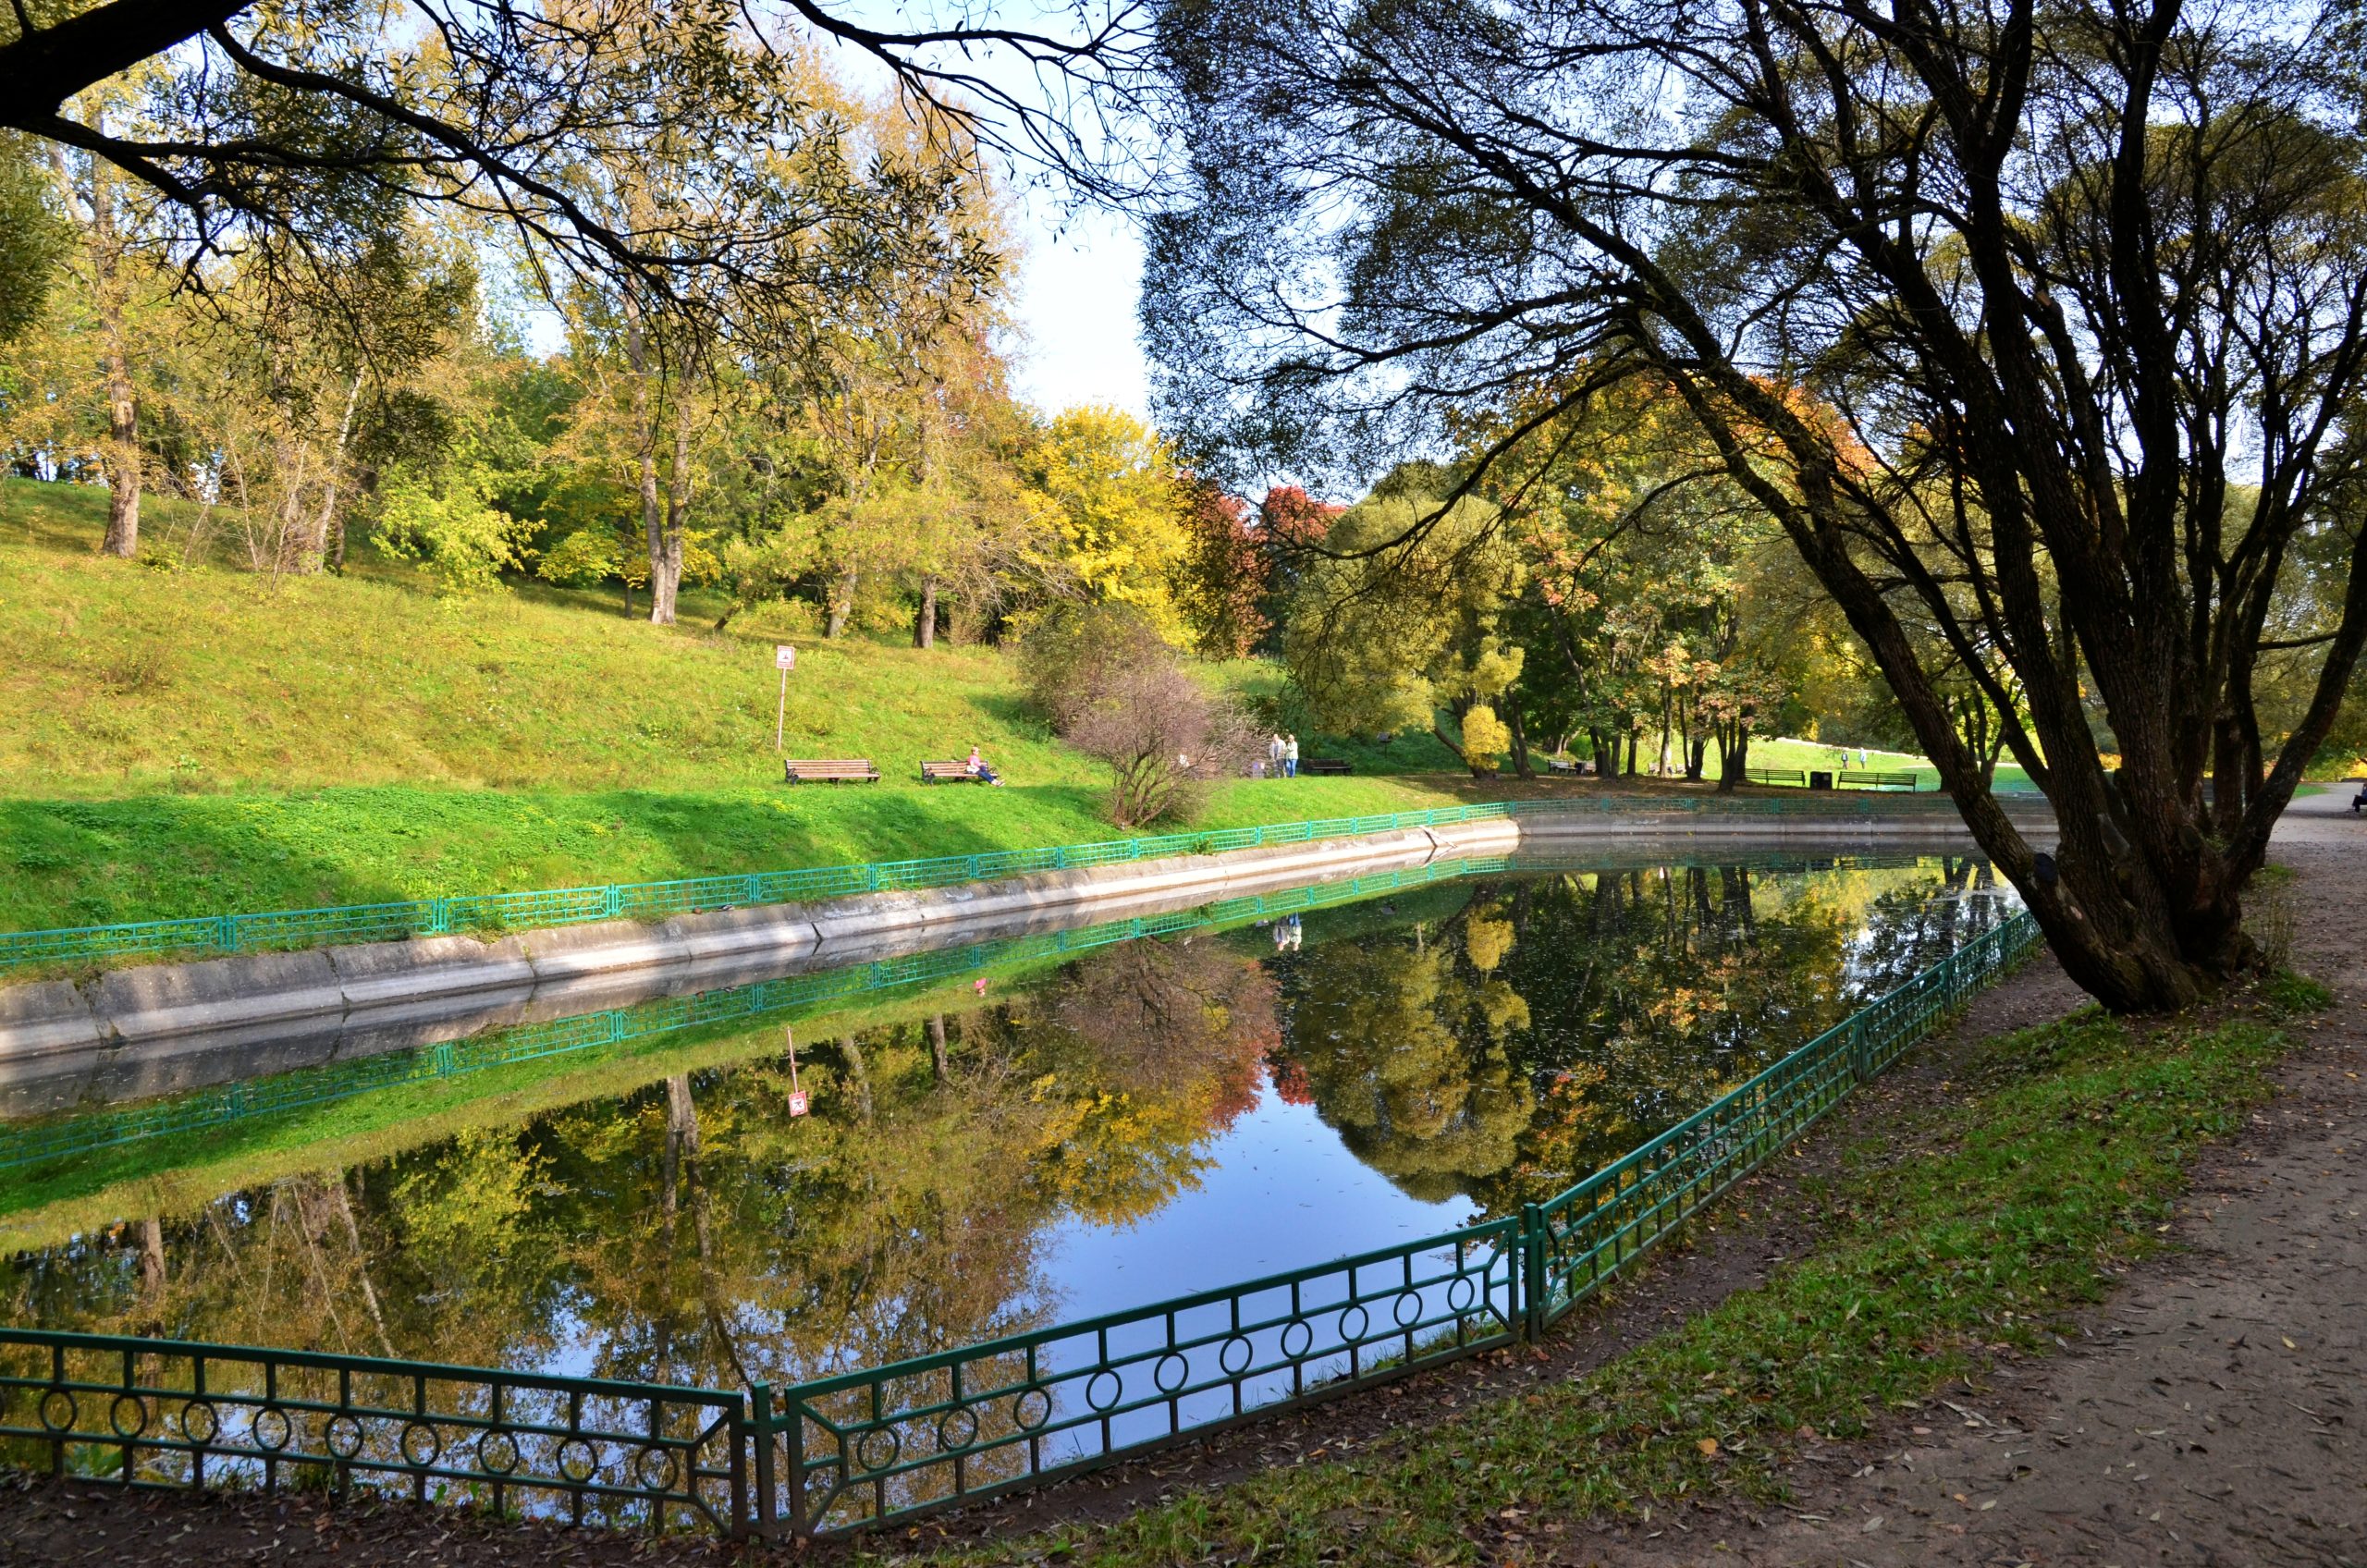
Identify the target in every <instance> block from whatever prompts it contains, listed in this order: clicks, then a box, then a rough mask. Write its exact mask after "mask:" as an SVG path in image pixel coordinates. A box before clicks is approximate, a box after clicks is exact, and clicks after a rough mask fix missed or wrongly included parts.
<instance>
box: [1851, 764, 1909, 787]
mask: <svg viewBox="0 0 2367 1568" xmlns="http://www.w3.org/2000/svg"><path fill="white" fill-rule="evenodd" d="M1852 784H1855V785H1858V786H1859V787H1860V788H1862V789H1868V790H1913V789H1914V788H1915V775H1913V774H1912V773H1882V772H1876V771H1870V770H1868V769H1864V768H1843V769H1842V770H1841V787H1842V788H1843V789H1845V790H1846V789H1847V788H1848V787H1849V786H1850V785H1852Z"/></svg>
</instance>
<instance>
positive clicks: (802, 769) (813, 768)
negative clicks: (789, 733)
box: [780, 757, 879, 784]
mask: <svg viewBox="0 0 2367 1568" xmlns="http://www.w3.org/2000/svg"><path fill="white" fill-rule="evenodd" d="M780 771H781V782H782V783H784V784H877V783H878V782H879V770H878V769H877V768H876V767H874V766H871V759H870V758H869V757H790V758H787V759H785V760H784V761H783V762H782V763H781V765H780Z"/></svg>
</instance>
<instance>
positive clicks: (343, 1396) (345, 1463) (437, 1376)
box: [0, 1329, 757, 1534]
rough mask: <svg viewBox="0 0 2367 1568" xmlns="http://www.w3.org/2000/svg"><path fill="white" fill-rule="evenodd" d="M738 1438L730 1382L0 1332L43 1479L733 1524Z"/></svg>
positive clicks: (743, 1443) (10, 1400) (742, 1450)
mask: <svg viewBox="0 0 2367 1568" xmlns="http://www.w3.org/2000/svg"><path fill="white" fill-rule="evenodd" d="M748 1448H749V1427H748V1422H747V1419H746V1405H745V1400H744V1398H743V1396H742V1395H741V1394H739V1393H736V1392H730V1393H727V1392H720V1391H717V1390H714V1389H678V1388H669V1387H667V1386H665V1385H663V1384H656V1383H624V1382H608V1381H604V1380H601V1379H597V1378H550V1377H538V1376H535V1375H533V1374H531V1373H523V1372H497V1371H491V1370H487V1369H485V1368H484V1367H477V1366H439V1365H436V1364H435V1363H433V1362H415V1361H384V1360H377V1359H374V1358H372V1357H368V1356H357V1355H337V1354H325V1353H320V1352H312V1351H292V1350H286V1351H283V1350H260V1349H257V1348H255V1347H253V1346H251V1345H209V1344H198V1343H193V1342H190V1341H179V1340H143V1339H129V1338H120V1337H117V1336H114V1335H107V1334H72V1333H51V1332H46V1331H43V1330H41V1329H0V1453H5V1454H6V1456H7V1457H8V1458H9V1459H10V1460H12V1461H14V1462H15V1463H16V1464H18V1465H19V1466H20V1467H22V1468H25V1469H38V1470H46V1471H48V1472H49V1473H50V1474H52V1475H55V1476H77V1477H80V1478H85V1479H94V1480H108V1481H120V1482H124V1483H127V1484H129V1485H131V1486H138V1487H164V1488H236V1487H244V1488H254V1489H261V1490H264V1491H275V1490H280V1489H288V1488H301V1489H310V1490H315V1491H317V1490H321V1489H327V1490H331V1491H336V1492H344V1491H347V1490H350V1489H351V1488H354V1487H356V1486H362V1487H367V1488H372V1489H374V1490H393V1491H397V1492H400V1493H408V1494H409V1495H410V1496H411V1498H413V1499H414V1500H415V1501H421V1502H425V1501H431V1500H433V1501H449V1502H464V1503H477V1504H481V1505H483V1506H485V1507H488V1508H491V1509H494V1510H496V1511H497V1512H503V1513H521V1514H526V1515H530V1516H531V1515H541V1516H545V1517H556V1518H562V1519H565V1520H568V1521H570V1522H571V1523H574V1524H579V1525H581V1524H586V1523H596V1524H604V1525H645V1526H647V1527H650V1528H653V1529H665V1528H669V1527H672V1528H680V1527H683V1526H693V1527H702V1528H707V1529H713V1530H718V1531H722V1532H725V1533H727V1534H736V1533H738V1532H739V1531H740V1530H741V1529H742V1527H743V1525H744V1524H745V1522H746V1521H747V1520H748V1519H749V1518H750V1517H751V1516H752V1514H753V1513H755V1512H757V1511H756V1510H754V1508H753V1507H752V1503H753V1501H754V1500H753V1499H752V1497H751V1494H750V1492H749V1488H748V1470H747V1462H748Z"/></svg>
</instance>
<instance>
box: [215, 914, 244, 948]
mask: <svg viewBox="0 0 2367 1568" xmlns="http://www.w3.org/2000/svg"><path fill="white" fill-rule="evenodd" d="M214 945H215V947H217V948H220V949H222V950H223V951H224V952H226V953H234V952H237V951H238V950H239V917H238V916H237V915H235V914H226V915H224V916H223V917H222V929H221V930H220V931H218V932H216V933H215V937H214Z"/></svg>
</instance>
